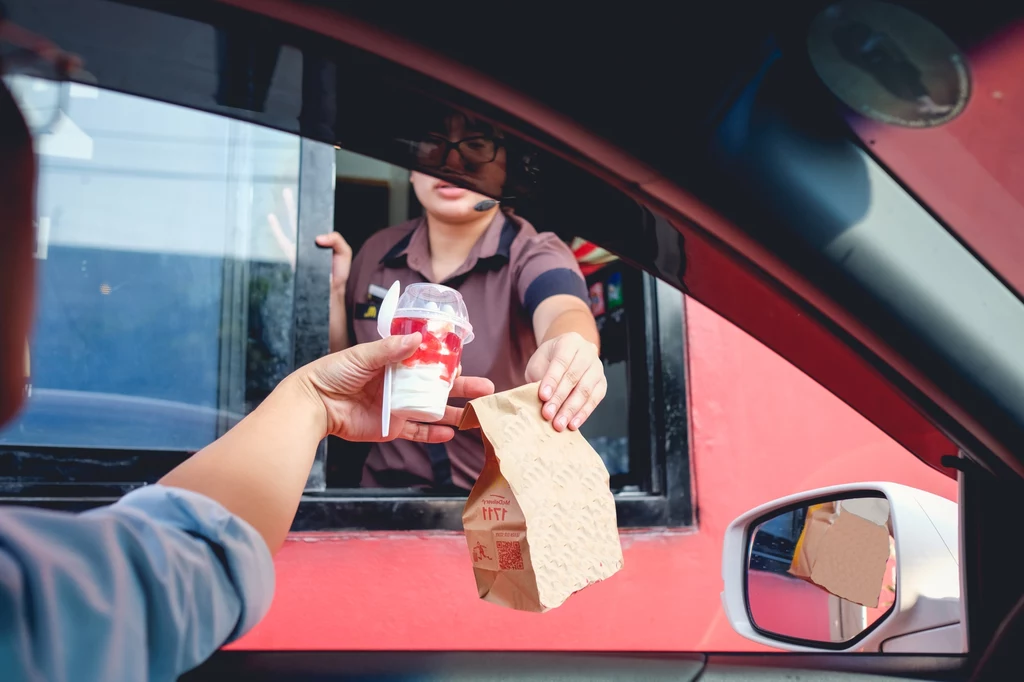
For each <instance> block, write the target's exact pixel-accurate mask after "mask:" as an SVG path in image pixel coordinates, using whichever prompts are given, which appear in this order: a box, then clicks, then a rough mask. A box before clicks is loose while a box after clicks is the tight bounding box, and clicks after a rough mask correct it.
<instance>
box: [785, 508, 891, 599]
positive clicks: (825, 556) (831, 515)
mask: <svg viewBox="0 0 1024 682" xmlns="http://www.w3.org/2000/svg"><path fill="white" fill-rule="evenodd" d="M888 560H889V531H888V529H887V528H886V527H885V526H882V525H878V524H877V523H873V522H872V521H868V520H867V519H865V518H863V517H862V516H859V515H857V514H855V513H853V512H851V511H844V512H842V513H838V514H837V513H836V508H835V504H834V503H829V504H825V505H815V506H812V507H811V508H810V509H808V512H807V519H806V521H805V522H804V530H803V532H802V533H801V534H800V538H799V539H798V540H797V545H796V549H795V551H794V553H793V562H792V564H791V565H790V569H789V572H790V573H791V574H792V575H795V576H797V577H798V578H803V579H805V580H808V581H810V582H812V583H814V584H816V585H819V586H821V587H823V588H825V589H826V590H828V591H829V592H831V593H832V594H834V595H836V596H837V597H842V598H843V599H847V600H849V601H852V602H855V603H857V604H860V605H862V606H869V607H871V608H876V607H877V606H878V596H879V594H880V593H881V591H882V581H883V580H884V579H885V568H886V564H887V562H888Z"/></svg>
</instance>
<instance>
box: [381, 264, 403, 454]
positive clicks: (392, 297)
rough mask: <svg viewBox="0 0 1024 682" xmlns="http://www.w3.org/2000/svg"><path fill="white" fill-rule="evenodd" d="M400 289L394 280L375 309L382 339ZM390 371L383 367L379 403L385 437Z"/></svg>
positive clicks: (386, 334) (388, 427) (388, 332)
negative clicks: (382, 384)
mask: <svg viewBox="0 0 1024 682" xmlns="http://www.w3.org/2000/svg"><path fill="white" fill-rule="evenodd" d="M401 289H402V285H401V284H399V282H398V281H397V280H396V281H395V283H394V284H392V285H391V288H390V289H388V293H387V296H385V297H384V300H383V301H381V303H380V310H378V311H377V333H378V334H380V338H382V339H386V338H388V337H389V336H391V321H392V320H394V319H395V310H396V309H397V308H398V296H399V294H400V293H401ZM391 371H392V370H391V365H388V366H387V367H385V368H384V390H383V391H382V397H381V405H380V431H381V435H382V436H384V437H385V438H387V437H388V433H389V432H390V431H391Z"/></svg>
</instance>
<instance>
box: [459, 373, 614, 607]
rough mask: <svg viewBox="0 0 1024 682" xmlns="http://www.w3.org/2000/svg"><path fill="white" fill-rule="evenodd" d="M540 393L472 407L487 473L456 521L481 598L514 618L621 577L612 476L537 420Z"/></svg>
mask: <svg viewBox="0 0 1024 682" xmlns="http://www.w3.org/2000/svg"><path fill="white" fill-rule="evenodd" d="M537 390H538V385H537V384H531V385H529V386H523V387H521V388H518V389H515V390H512V391H506V392H504V393H498V394H496V395H492V396H487V397H486V398H479V399H477V400H474V401H472V402H470V403H469V405H468V406H467V407H466V413H465V415H464V416H463V419H462V424H460V426H459V428H460V429H471V428H477V427H479V428H480V429H481V431H482V433H483V442H484V455H485V461H484V468H483V471H482V472H481V473H480V477H479V478H478V479H477V481H476V485H474V486H473V490H472V492H470V494H469V499H468V500H466V506H465V509H464V510H463V512H462V523H463V526H464V527H465V530H466V542H467V544H468V545H469V551H470V557H471V559H472V561H473V573H474V574H475V576H476V584H477V589H478V591H479V593H480V597H481V598H483V599H485V600H486V601H490V602H493V603H495V604H500V605H502V606H507V607H510V608H513V609H518V610H520V611H534V612H542V611H547V610H548V609H553V608H555V607H557V606H560V605H561V604H562V603H563V602H564V601H565V600H566V599H568V598H569V596H570V595H571V594H572V593H573V592H577V591H579V590H581V589H583V588H584V587H586V586H587V585H589V584H591V583H594V582H597V581H599V580H604V579H605V578H608V577H610V576H612V575H613V574H615V573H616V572H617V571H618V570H619V569H620V568H622V546H621V545H620V544H619V532H618V524H617V522H616V518H615V500H614V498H613V497H612V493H611V490H610V489H609V487H608V470H607V469H606V468H605V466H604V462H602V461H601V458H600V456H599V455H598V454H597V453H596V452H594V449H593V448H591V447H590V444H589V443H587V441H586V439H585V438H584V437H583V436H582V434H580V433H579V432H578V431H563V432H562V433H557V432H556V431H555V430H554V429H553V428H552V427H551V424H550V423H549V422H547V421H545V420H544V419H543V417H541V414H540V410H541V403H540V399H539V398H538V397H537Z"/></svg>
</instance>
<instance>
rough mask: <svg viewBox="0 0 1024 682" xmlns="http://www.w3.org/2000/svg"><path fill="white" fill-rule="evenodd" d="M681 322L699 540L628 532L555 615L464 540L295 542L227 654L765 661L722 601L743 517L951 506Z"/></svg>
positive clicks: (758, 356) (893, 461)
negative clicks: (775, 507) (250, 623)
mask: <svg viewBox="0 0 1024 682" xmlns="http://www.w3.org/2000/svg"><path fill="white" fill-rule="evenodd" d="M687 322H688V325H687V334H688V342H689V347H688V348H689V351H688V352H689V369H690V376H689V380H690V417H691V422H692V427H691V435H692V438H691V446H692V448H693V453H692V462H693V469H694V480H695V486H696V498H695V499H696V504H697V507H696V508H697V518H698V526H697V528H695V529H687V530H680V531H665V530H657V531H628V532H623V534H622V544H623V549H624V555H625V567H624V568H623V570H622V571H621V572H620V573H619V574H618V575H616V576H614V577H613V578H611V579H610V580H608V581H606V582H604V583H599V584H596V585H593V586H591V587H588V588H587V589H586V590H584V591H583V592H581V593H579V594H577V595H575V596H573V597H572V598H571V599H570V600H569V601H568V602H567V603H566V604H564V605H563V606H562V607H560V608H558V609H556V610H554V611H551V612H548V613H545V614H526V613H518V612H513V611H510V610H506V609H502V608H500V607H497V606H494V605H491V604H488V603H485V602H482V601H481V600H480V599H478V597H477V594H476V586H475V583H474V580H473V572H472V570H471V567H470V561H469V556H468V551H467V549H466V546H465V543H464V540H463V538H462V536H461V535H460V534H456V533H401V532H393V533H340V534H312V535H301V536H294V537H292V538H290V540H289V542H288V543H287V544H286V545H285V547H284V549H283V550H282V551H281V553H280V554H279V555H278V558H277V595H276V597H275V600H274V604H273V606H272V608H271V611H270V613H269V615H268V616H267V618H266V619H265V620H264V621H263V622H262V623H261V624H260V625H259V626H257V627H256V628H255V629H254V630H253V631H252V632H251V633H250V634H249V635H248V636H246V637H245V638H243V639H242V640H241V641H239V642H237V643H236V644H235V645H233V648H242V649H263V648H266V649H442V650H444V649H459V650H467V649H530V650H545V649H546V650H565V649H572V650H608V649H614V650H641V651H642V650H650V651H673V650H678V651H686V650H701V651H716V650H734V651H735V650H747V651H752V650H759V649H763V647H759V646H758V645H755V644H753V643H752V642H748V641H747V640H744V639H742V638H740V637H739V636H738V635H736V634H735V633H734V632H733V631H732V629H731V628H730V626H729V623H728V621H727V620H726V618H725V614H724V613H723V611H722V607H721V602H720V596H719V595H720V592H721V589H722V581H721V553H722V537H723V533H724V531H725V528H726V526H727V525H728V524H729V522H730V521H731V520H732V519H733V518H735V517H736V516H737V515H739V514H740V513H742V512H744V511H746V510H747V509H749V508H751V507H753V506H756V505H758V504H761V503H763V502H767V501H770V500H772V499H775V498H777V497H780V496H783V495H787V494H790V493H795V492H800V491H804V490H809V489H812V488H817V487H821V486H826V485H833V484H839V483H848V482H852V481H858V480H861V481H870V480H879V479H882V480H887V481H894V482H898V483H904V484H907V485H911V486H915V487H918V488H922V489H925V490H929V491H931V492H934V493H936V494H939V495H943V496H945V497H947V498H948V499H951V500H955V499H956V494H957V490H956V482H955V481H954V480H952V479H950V478H946V477H944V476H942V475H941V474H939V473H938V472H936V471H934V470H932V469H930V468H928V467H926V466H925V465H924V464H922V463H921V462H919V461H918V460H917V459H916V458H914V457H913V456H912V455H911V454H910V453H908V452H907V451H906V450H904V449H903V448H901V447H900V446H899V445H897V444H896V443H895V442H893V441H892V440H891V439H890V438H888V437H887V436H885V435H884V434H883V433H881V432H880V431H879V430H878V429H877V428H875V427H874V426H873V425H871V424H870V423H868V422H867V421H865V420H864V419H863V418H862V417H861V416H860V415H859V414H857V413H855V412H853V410H851V409H850V408H849V407H847V406H846V405H845V404H844V403H842V402H841V401H839V400H838V399H837V398H835V397H834V396H833V395H831V394H830V393H828V392H826V391H825V390H824V389H822V388H821V387H820V386H818V385H817V384H816V383H814V382H813V381H812V380H810V379H809V378H807V377H806V376H805V375H803V374H802V373H800V372H799V371H798V370H796V369H794V368H793V367H792V366H791V365H789V364H788V363H787V362H785V361H784V360H782V359H781V358H780V357H778V356H777V355H775V354H774V353H772V352H771V351H770V350H768V349H767V348H765V347H764V346H762V345H761V344H760V343H758V342H757V341H755V340H754V339H752V338H751V337H749V336H748V335H746V334H745V333H744V332H742V331H740V330H739V329H737V328H736V327H734V326H733V325H732V324H730V323H728V322H726V321H725V320H723V319H721V318H720V317H719V316H718V315H716V314H715V313H713V312H711V311H710V310H708V309H707V308H705V307H703V306H701V305H700V304H698V303H695V302H694V301H687Z"/></svg>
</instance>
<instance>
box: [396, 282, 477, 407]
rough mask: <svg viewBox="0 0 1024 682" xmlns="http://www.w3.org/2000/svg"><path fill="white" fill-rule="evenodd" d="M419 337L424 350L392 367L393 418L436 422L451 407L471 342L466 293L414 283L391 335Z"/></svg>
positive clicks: (402, 301) (405, 295) (400, 306)
mask: <svg viewBox="0 0 1024 682" xmlns="http://www.w3.org/2000/svg"><path fill="white" fill-rule="evenodd" d="M415 332H420V334H422V335H423V340H422V341H421V342H420V347H419V348H417V349H416V352H415V353H413V355H412V356H411V357H409V358H407V359H406V360H404V361H402V362H400V363H397V364H395V365H392V384H391V414H392V415H394V416H399V417H404V418H405V419H409V420H412V421H418V422H436V421H438V420H439V419H441V417H443V416H444V410H445V407H446V406H447V405H448V394H449V392H450V391H451V389H452V384H453V383H454V382H455V375H456V372H457V370H458V368H459V363H461V362H462V347H463V346H464V345H465V344H467V343H469V342H470V341H472V340H473V325H471V324H470V323H469V313H468V312H467V310H466V303H465V302H464V301H463V300H462V294H460V293H459V292H458V291H456V290H455V289H451V288H449V287H446V286H442V285H440V284H410V285H409V286H408V287H407V288H406V290H405V291H404V292H403V293H402V296H401V298H399V299H398V308H397V310H395V317H394V320H392V322H391V333H392V334H393V335H394V334H413V333H415Z"/></svg>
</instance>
